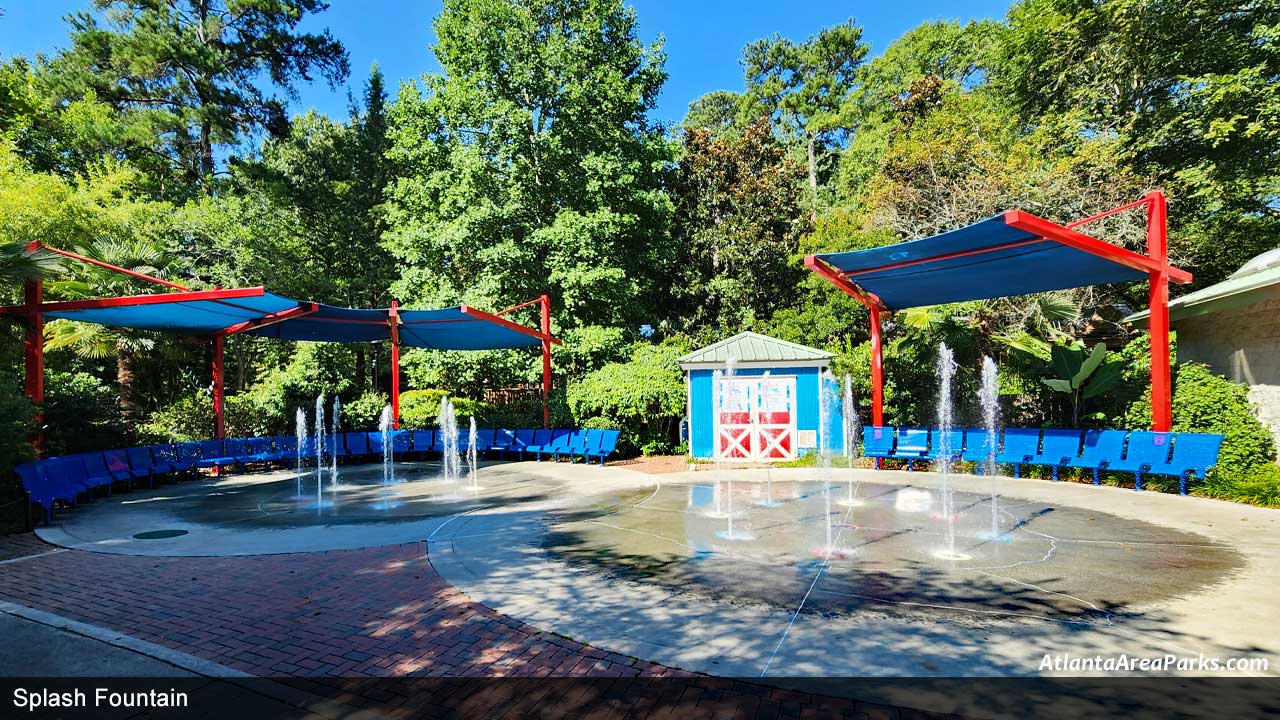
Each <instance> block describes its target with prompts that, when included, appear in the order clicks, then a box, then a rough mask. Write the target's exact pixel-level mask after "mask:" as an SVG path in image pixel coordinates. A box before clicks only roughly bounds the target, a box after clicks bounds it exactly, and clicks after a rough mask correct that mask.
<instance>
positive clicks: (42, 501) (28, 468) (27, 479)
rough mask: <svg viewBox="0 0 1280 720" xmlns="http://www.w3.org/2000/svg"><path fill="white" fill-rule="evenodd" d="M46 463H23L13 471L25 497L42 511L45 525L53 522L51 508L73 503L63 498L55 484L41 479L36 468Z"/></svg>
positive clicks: (42, 461) (39, 461) (41, 461)
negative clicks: (62, 503) (25, 492)
mask: <svg viewBox="0 0 1280 720" xmlns="http://www.w3.org/2000/svg"><path fill="white" fill-rule="evenodd" d="M44 462H47V461H44V460H38V461H36V462H29V463H23V464H21V465H19V466H18V467H16V468H14V470H15V471H16V472H17V473H18V479H19V480H21V481H22V487H23V488H24V489H25V490H26V491H27V495H28V496H29V497H30V498H31V502H33V503H35V504H36V505H39V506H40V507H41V509H43V510H44V521H45V524H49V523H52V522H53V508H54V505H56V504H57V503H58V502H60V501H61V502H73V501H74V498H73V500H72V501H68V500H66V498H64V497H63V495H64V494H65V493H63V492H60V491H59V490H60V488H59V486H58V485H57V484H56V483H52V482H48V481H46V480H44V479H43V478H42V477H41V474H42V473H39V472H38V470H37V468H38V466H39V465H41V464H42V463H44Z"/></svg>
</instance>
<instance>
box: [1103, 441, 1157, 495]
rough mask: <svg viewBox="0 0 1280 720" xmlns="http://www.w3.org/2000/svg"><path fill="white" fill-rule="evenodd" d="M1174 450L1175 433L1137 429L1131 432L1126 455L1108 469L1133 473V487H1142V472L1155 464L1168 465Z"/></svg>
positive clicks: (1138, 488)
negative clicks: (1170, 454)
mask: <svg viewBox="0 0 1280 720" xmlns="http://www.w3.org/2000/svg"><path fill="white" fill-rule="evenodd" d="M1172 450H1173V433H1163V432H1150V431H1146V430H1135V431H1133V432H1131V433H1129V447H1128V450H1126V451H1125V454H1124V457H1123V458H1121V459H1120V460H1117V461H1115V462H1113V463H1111V464H1110V465H1108V466H1107V469H1108V470H1115V471H1118V472H1131V473H1133V489H1134V490H1141V489H1142V473H1143V472H1145V471H1146V470H1147V468H1149V467H1151V466H1153V465H1166V464H1168V462H1169V453H1170V452H1171V451H1172Z"/></svg>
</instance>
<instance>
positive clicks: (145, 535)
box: [133, 530, 187, 540]
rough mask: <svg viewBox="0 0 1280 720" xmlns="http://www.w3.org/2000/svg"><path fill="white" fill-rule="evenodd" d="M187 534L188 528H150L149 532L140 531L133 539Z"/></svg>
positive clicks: (155, 538) (153, 538) (157, 538)
mask: <svg viewBox="0 0 1280 720" xmlns="http://www.w3.org/2000/svg"><path fill="white" fill-rule="evenodd" d="M186 534H187V531H186V530H148V531H147V532H140V533H138V534H137V535H134V536H133V539H134V540H163V539H164V538H172V537H178V536H179V535H186Z"/></svg>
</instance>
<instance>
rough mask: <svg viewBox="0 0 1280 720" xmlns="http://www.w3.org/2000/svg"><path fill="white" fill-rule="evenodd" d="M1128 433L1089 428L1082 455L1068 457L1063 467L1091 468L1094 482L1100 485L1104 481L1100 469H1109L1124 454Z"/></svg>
mask: <svg viewBox="0 0 1280 720" xmlns="http://www.w3.org/2000/svg"><path fill="white" fill-rule="evenodd" d="M1127 435H1128V432H1126V431H1124V430H1089V431H1087V432H1085V434H1084V447H1083V449H1082V450H1081V452H1080V457H1076V458H1070V459H1068V460H1067V462H1065V463H1063V467H1070V468H1084V469H1086V470H1090V471H1092V472H1093V484H1094V485H1099V484H1101V483H1102V479H1101V477H1100V476H1099V471H1101V470H1109V469H1110V465H1111V464H1112V463H1114V462H1116V461H1118V460H1120V458H1121V457H1123V456H1124V441H1125V437H1126V436H1127Z"/></svg>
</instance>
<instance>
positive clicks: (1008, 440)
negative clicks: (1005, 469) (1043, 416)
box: [996, 428, 1040, 477]
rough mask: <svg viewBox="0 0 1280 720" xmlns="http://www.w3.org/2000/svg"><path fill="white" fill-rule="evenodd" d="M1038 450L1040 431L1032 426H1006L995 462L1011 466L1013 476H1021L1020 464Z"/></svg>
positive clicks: (1024, 462) (1028, 460)
mask: <svg viewBox="0 0 1280 720" xmlns="http://www.w3.org/2000/svg"><path fill="white" fill-rule="evenodd" d="M1039 450H1040V431H1039V430H1036V429H1033V428H1008V429H1007V430H1005V431H1004V444H1003V445H1002V446H1001V448H1000V453H999V454H998V455H996V462H998V463H1000V464H1002V465H1012V466H1013V476H1014V477H1022V466H1023V465H1024V464H1026V463H1028V462H1030V461H1031V458H1033V457H1035V455H1036V453H1037V452H1039Z"/></svg>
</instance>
